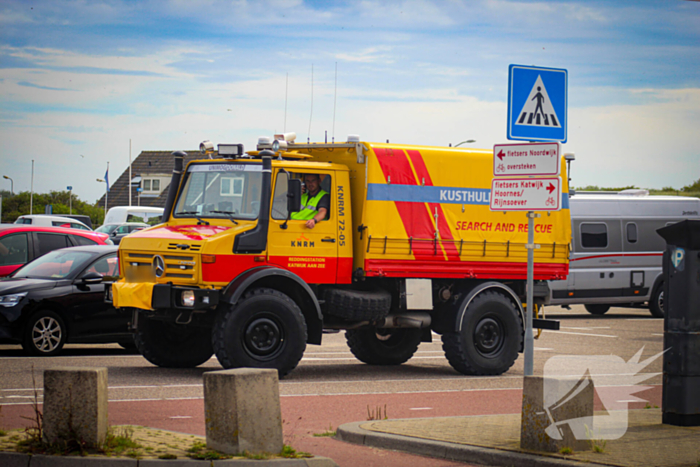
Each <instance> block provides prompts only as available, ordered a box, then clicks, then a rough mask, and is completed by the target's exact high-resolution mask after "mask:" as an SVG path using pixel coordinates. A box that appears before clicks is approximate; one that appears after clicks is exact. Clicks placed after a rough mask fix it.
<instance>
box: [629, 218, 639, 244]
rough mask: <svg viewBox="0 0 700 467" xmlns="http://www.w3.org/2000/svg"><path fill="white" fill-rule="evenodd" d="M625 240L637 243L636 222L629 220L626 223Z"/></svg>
mask: <svg viewBox="0 0 700 467" xmlns="http://www.w3.org/2000/svg"><path fill="white" fill-rule="evenodd" d="M627 241H628V242H630V243H637V224H633V223H631V222H630V223H629V224H627Z"/></svg>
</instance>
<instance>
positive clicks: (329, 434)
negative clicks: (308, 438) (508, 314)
mask: <svg viewBox="0 0 700 467" xmlns="http://www.w3.org/2000/svg"><path fill="white" fill-rule="evenodd" d="M335 435H336V430H334V429H333V425H328V429H327V430H326V431H324V432H323V433H314V436H315V437H316V438H326V437H328V438H331V437H333V436H335Z"/></svg>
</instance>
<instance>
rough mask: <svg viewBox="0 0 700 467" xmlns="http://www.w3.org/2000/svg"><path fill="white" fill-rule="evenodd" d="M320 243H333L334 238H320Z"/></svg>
mask: <svg viewBox="0 0 700 467" xmlns="http://www.w3.org/2000/svg"><path fill="white" fill-rule="evenodd" d="M321 241H322V242H328V243H335V238H322V239H321Z"/></svg>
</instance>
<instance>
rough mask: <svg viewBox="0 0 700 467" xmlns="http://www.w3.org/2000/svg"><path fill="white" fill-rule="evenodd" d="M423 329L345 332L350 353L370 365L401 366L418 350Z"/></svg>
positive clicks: (366, 329)
mask: <svg viewBox="0 0 700 467" xmlns="http://www.w3.org/2000/svg"><path fill="white" fill-rule="evenodd" d="M422 335H423V330H422V329H412V328H401V329H395V328H392V329H377V328H362V329H355V330H349V331H345V339H346V340H347V344H348V347H350V351H351V352H352V353H353V355H355V357H356V358H357V359H358V360H359V361H361V362H364V363H367V364H368V365H401V364H402V363H404V362H406V361H408V360H409V359H410V358H411V357H413V354H414V353H416V350H418V346H419V345H420V342H421V337H422Z"/></svg>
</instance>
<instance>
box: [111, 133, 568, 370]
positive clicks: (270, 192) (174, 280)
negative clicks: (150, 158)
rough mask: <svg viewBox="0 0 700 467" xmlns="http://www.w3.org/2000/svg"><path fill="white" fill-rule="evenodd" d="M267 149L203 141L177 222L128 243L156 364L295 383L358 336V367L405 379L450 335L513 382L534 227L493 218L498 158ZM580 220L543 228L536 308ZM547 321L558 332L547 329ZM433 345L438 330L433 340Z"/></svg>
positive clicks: (287, 146)
mask: <svg viewBox="0 0 700 467" xmlns="http://www.w3.org/2000/svg"><path fill="white" fill-rule="evenodd" d="M276 138H277V139H275V140H274V142H272V139H269V138H266V139H261V140H260V141H259V143H258V147H257V150H256V151H250V152H248V153H246V152H244V150H243V146H242V145H238V144H220V145H218V148H217V150H214V149H213V144H211V143H210V142H208V141H207V142H204V143H202V145H201V146H200V150H201V151H202V152H203V153H204V154H205V155H204V156H203V158H202V160H195V161H192V162H190V163H189V164H188V165H187V167H185V168H184V169H183V167H182V165H183V163H182V161H183V157H184V156H186V154H185V153H183V152H175V153H173V157H174V166H175V168H174V170H173V177H172V182H171V184H170V189H169V192H168V198H167V201H166V206H165V212H164V215H163V219H164V223H163V224H160V225H158V226H155V227H151V228H148V229H146V230H142V231H140V232H136V233H134V234H131V235H129V236H128V237H126V238H124V239H123V240H122V242H121V244H120V248H119V258H120V264H121V266H122V272H123V274H122V276H123V277H122V279H121V280H120V281H118V282H116V283H114V284H113V287H112V289H111V291H110V292H111V295H112V298H111V299H112V300H113V303H114V305H115V306H116V307H118V308H127V309H131V311H132V312H133V319H132V328H133V330H134V332H135V342H136V345H137V347H138V349H139V351H140V352H141V353H142V355H143V356H144V357H145V358H147V359H148V360H149V361H150V362H152V363H154V364H155V365H159V366H163V367H194V366H197V365H199V364H201V363H203V362H205V361H207V360H208V359H209V358H210V357H211V356H212V354H216V357H217V358H218V360H219V362H220V363H221V365H222V366H223V367H224V368H234V367H260V368H275V369H277V370H278V372H279V374H280V376H284V375H285V374H287V373H289V372H290V371H291V370H293V369H294V368H295V367H296V365H297V364H298V362H299V361H300V359H301V358H302V355H303V353H304V350H305V348H306V345H307V344H320V343H321V339H322V335H323V330H324V329H334V330H337V329H345V330H346V333H345V336H346V339H347V343H348V345H349V347H350V349H351V351H352V352H353V354H354V355H355V356H356V357H357V358H358V359H359V360H361V361H363V362H365V363H368V364H372V365H398V364H401V363H404V362H406V361H407V360H408V359H410V358H411V357H412V356H413V354H414V353H415V352H416V350H417V348H418V346H419V344H420V343H421V342H430V341H431V339H432V332H435V333H437V334H440V335H441V336H442V342H443V349H444V352H445V355H446V357H447V359H448V361H449V363H450V364H451V365H452V366H453V367H454V368H455V369H456V370H457V371H458V372H460V373H463V374H481V375H486V374H489V375H491V374H501V373H503V372H505V371H507V370H508V369H509V368H510V367H511V366H512V365H513V363H514V362H515V360H516V359H517V356H518V353H519V352H521V351H522V348H523V322H524V311H523V303H524V301H525V295H526V290H525V289H526V277H527V249H526V247H525V245H526V243H527V229H528V221H527V218H526V216H525V215H524V213H515V212H497V211H491V210H490V208H489V197H490V188H491V180H492V157H493V153H492V151H490V150H476V149H463V148H451V147H426V146H408V145H397V144H388V143H386V144H384V143H368V142H361V141H359V138H356V137H349V138H348V141H347V142H342V143H306V144H302V143H295V142H294V141H293V136H290V135H276ZM561 166H562V174H561V177H562V182H563V183H562V186H563V189H562V192H563V209H561V210H560V211H557V212H550V213H547V214H546V215H543V216H542V217H540V218H538V219H537V220H536V221H535V240H536V242H537V243H538V244H539V245H540V247H539V249H536V250H535V254H534V255H535V256H534V278H535V281H536V282H535V286H534V288H533V294H534V298H535V302H536V303H537V304H542V303H544V302H545V301H546V300H547V298H548V296H549V289H548V286H547V282H546V281H547V280H556V279H563V278H565V277H566V275H567V273H568V261H569V260H568V258H569V241H570V239H571V222H570V217H569V209H568V203H567V201H568V183H567V177H566V174H565V164H561ZM305 174H314V175H317V176H318V178H319V179H320V183H321V188H322V189H323V190H324V191H325V192H327V193H328V196H329V198H330V200H329V209H328V210H327V211H328V212H327V214H326V218H325V219H323V220H321V221H320V222H317V223H316V224H315V225H313V224H312V225H313V227H311V228H310V227H309V225H308V224H309V223H308V222H307V221H306V220H295V219H291V213H292V212H295V211H298V210H299V209H300V199H301V197H302V190H303V186H302V185H303V183H302V180H303V177H304V175H305ZM541 323H543V322H541ZM431 331H432V332H431Z"/></svg>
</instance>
